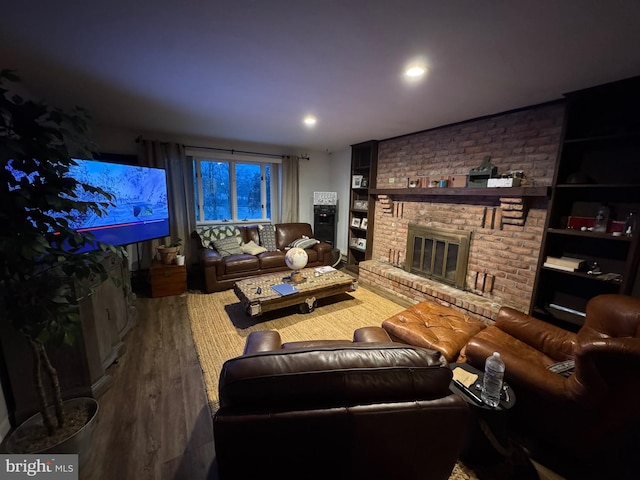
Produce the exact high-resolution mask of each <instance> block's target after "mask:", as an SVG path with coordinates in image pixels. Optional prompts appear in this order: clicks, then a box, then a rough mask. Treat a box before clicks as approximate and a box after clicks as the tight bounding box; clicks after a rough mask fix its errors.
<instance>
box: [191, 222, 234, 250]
mask: <svg viewBox="0 0 640 480" xmlns="http://www.w3.org/2000/svg"><path fill="white" fill-rule="evenodd" d="M196 232H197V233H198V236H199V237H200V241H201V242H202V246H203V247H204V248H215V247H214V245H213V241H214V240H221V239H223V238H229V237H234V238H236V243H237V244H238V245H240V243H241V238H242V237H241V236H240V229H238V227H236V226H235V225H219V226H215V227H200V228H197V229H196Z"/></svg>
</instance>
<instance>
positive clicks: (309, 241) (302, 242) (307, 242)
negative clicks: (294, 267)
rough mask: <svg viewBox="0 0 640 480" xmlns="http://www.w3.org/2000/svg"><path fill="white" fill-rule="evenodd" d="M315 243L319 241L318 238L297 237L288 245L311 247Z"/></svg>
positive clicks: (303, 247) (292, 246)
mask: <svg viewBox="0 0 640 480" xmlns="http://www.w3.org/2000/svg"><path fill="white" fill-rule="evenodd" d="M317 243H320V240H316V239H315V238H304V237H303V238H299V239H297V240H294V241H293V242H291V243H290V244H289V246H290V247H291V248H294V247H298V248H302V249H305V248H312V247H313V246H314V245H316V244H317Z"/></svg>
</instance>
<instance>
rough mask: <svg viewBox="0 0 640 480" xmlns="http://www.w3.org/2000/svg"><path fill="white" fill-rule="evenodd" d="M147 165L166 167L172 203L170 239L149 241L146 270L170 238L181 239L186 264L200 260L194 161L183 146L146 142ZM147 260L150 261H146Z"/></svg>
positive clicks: (169, 196) (170, 209) (144, 143)
mask: <svg viewBox="0 0 640 480" xmlns="http://www.w3.org/2000/svg"><path fill="white" fill-rule="evenodd" d="M143 145H144V151H145V152H144V153H145V155H144V162H145V163H146V165H148V166H150V167H158V168H164V169H165V170H166V172H167V189H168V200H169V228H170V230H169V231H170V232H171V237H167V238H164V239H158V240H153V241H151V242H147V245H148V247H147V248H148V251H145V252H144V253H145V254H144V255H143V262H142V263H143V264H144V265H142V267H143V268H148V267H149V265H150V264H151V260H152V259H153V258H154V256H155V254H156V247H157V246H158V245H162V244H163V243H166V242H170V241H171V239H177V238H180V239H182V246H181V247H180V251H181V253H182V254H183V255H185V256H186V257H187V258H186V263H187V265H191V264H193V263H195V262H196V261H197V258H195V256H196V255H197V251H196V247H195V245H193V242H192V239H191V232H193V231H194V230H195V226H196V211H195V204H194V200H193V199H194V198H195V197H194V195H195V194H194V187H193V162H191V161H189V157H187V156H186V154H185V150H184V145H180V144H177V143H165V142H157V141H150V140H143ZM146 259H148V261H147V260H146Z"/></svg>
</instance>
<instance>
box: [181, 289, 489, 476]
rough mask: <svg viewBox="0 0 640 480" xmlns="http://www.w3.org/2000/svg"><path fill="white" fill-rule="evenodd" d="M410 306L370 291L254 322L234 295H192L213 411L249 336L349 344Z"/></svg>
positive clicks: (457, 471)
mask: <svg viewBox="0 0 640 480" xmlns="http://www.w3.org/2000/svg"><path fill="white" fill-rule="evenodd" d="M405 308H406V307H405V306H403V305H400V304H398V303H395V302H393V301H391V300H389V299H387V298H385V297H382V296H380V295H377V294H375V293H373V292H372V291H370V290H368V289H366V288H362V287H361V288H359V289H358V290H356V291H355V292H349V293H345V294H341V295H336V296H334V297H330V298H324V299H320V300H318V307H317V308H316V309H315V310H314V311H313V312H311V313H307V314H303V313H299V312H298V310H297V308H295V307H291V308H286V309H282V310H279V311H274V312H267V313H266V314H264V315H262V316H260V317H253V318H252V317H250V316H249V315H247V314H246V312H245V310H244V307H243V306H242V305H241V304H240V302H239V301H238V298H237V297H236V295H235V294H234V293H233V291H232V290H227V291H224V292H218V293H211V294H199V293H189V294H188V295H187V309H188V313H189V322H190V325H191V332H192V334H193V341H194V344H195V346H196V351H197V353H198V357H199V360H200V366H201V368H202V373H203V376H204V382H205V387H206V390H207V396H208V399H209V403H210V405H211V411H212V412H215V411H216V410H217V409H218V377H219V375H220V370H221V368H222V364H223V363H224V362H225V361H226V360H228V359H230V358H233V357H236V356H238V355H240V354H242V350H243V348H244V343H245V339H246V337H247V336H248V335H249V333H251V332H254V331H258V330H277V331H278V332H279V333H280V336H281V337H282V341H283V342H293V341H299V340H324V339H343V340H350V339H351V338H352V337H353V331H354V330H356V329H357V328H360V327H366V326H380V324H381V323H382V321H383V320H385V319H386V318H388V317H390V316H392V315H395V314H396V313H398V312H400V311H402V310H404V309H405ZM450 480H478V477H476V476H475V474H474V473H473V472H472V471H471V470H470V469H468V468H467V467H466V466H465V465H463V464H461V463H458V464H456V466H455V468H454V470H453V472H452V473H451V477H450Z"/></svg>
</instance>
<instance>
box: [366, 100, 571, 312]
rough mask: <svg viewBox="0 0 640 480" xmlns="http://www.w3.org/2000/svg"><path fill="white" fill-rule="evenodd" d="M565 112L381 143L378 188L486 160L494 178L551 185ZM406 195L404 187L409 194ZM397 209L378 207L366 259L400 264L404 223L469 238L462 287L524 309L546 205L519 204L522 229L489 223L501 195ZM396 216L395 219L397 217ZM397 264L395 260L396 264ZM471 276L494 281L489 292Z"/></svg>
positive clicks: (405, 202)
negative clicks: (516, 174)
mask: <svg viewBox="0 0 640 480" xmlns="http://www.w3.org/2000/svg"><path fill="white" fill-rule="evenodd" d="M563 115H564V107H563V105H561V104H551V105H544V106H538V107H532V108H530V109H526V110H520V111H514V112H508V113H505V114H501V115H496V116H492V117H488V118H483V119H479V120H473V121H469V122H465V123H462V124H456V125H452V126H447V127H442V128H438V129H434V130H429V131H425V132H419V133H416V134H412V135H406V136H403V137H398V138H393V139H389V140H385V141H382V142H380V145H379V155H378V177H377V182H378V183H377V186H378V188H379V189H383V188H396V189H397V188H402V187H406V184H407V178H408V177H415V176H429V177H434V176H435V177H437V178H439V177H440V176H446V177H448V176H451V175H462V174H467V173H469V170H470V169H471V168H474V167H477V166H478V165H480V163H481V162H482V160H483V158H484V156H485V155H490V156H491V162H492V163H493V164H494V165H495V166H497V167H498V173H505V172H507V171H510V170H522V171H524V173H525V175H526V178H527V180H528V181H529V183H530V184H531V185H534V186H549V185H551V183H552V180H553V173H554V169H555V164H556V160H557V155H558V148H559V144H560V135H561V130H562V122H563ZM407 191H409V189H407ZM393 201H394V203H396V204H397V203H398V202H400V203H401V205H402V208H401V209H400V211H398V210H396V209H394V208H392V209H389V208H386V209H383V208H382V205H381V203H380V198H379V199H378V201H377V202H376V220H375V230H374V239H373V245H374V246H373V256H372V260H376V261H380V262H384V263H391V264H397V265H399V266H402V262H403V260H404V258H405V254H406V237H407V225H408V224H409V223H410V222H412V223H417V224H420V225H424V226H431V227H441V228H449V229H457V230H470V231H471V232H472V238H471V249H470V258H469V273H470V274H469V275H468V277H467V288H468V289H469V290H470V291H473V292H474V293H475V294H477V295H480V296H482V297H485V298H488V299H490V300H492V301H493V302H495V303H498V304H505V305H510V306H513V307H515V308H518V309H519V310H523V311H528V310H529V307H530V302H531V297H532V293H533V284H534V280H535V274H536V266H537V260H538V256H539V253H540V247H541V243H542V232H543V228H544V224H545V219H546V208H547V202H546V200H544V199H543V200H542V201H540V200H538V201H531V200H530V199H529V200H528V202H527V200H526V199H525V202H526V203H525V212H526V217H525V218H526V219H525V221H524V224H523V225H508V224H507V225H505V224H503V222H496V225H493V226H492V225H491V224H490V223H487V221H486V219H487V214H488V213H491V214H493V212H494V211H495V212H496V215H497V218H498V219H499V218H500V214H501V213H502V212H503V210H504V205H502V204H501V202H500V199H499V197H493V198H492V199H488V198H485V197H478V198H473V197H464V196H462V197H455V199H452V197H437V198H436V197H424V198H422V197H418V198H416V197H411V196H404V197H403V196H397V195H396V196H395V198H394V199H393ZM399 212H401V213H399ZM398 258H399V259H400V261H398ZM477 274H480V275H489V276H491V277H493V280H492V281H493V286H492V288H491V289H490V291H485V290H484V288H481V289H478V288H476V287H477V285H476V284H475V278H476V277H477Z"/></svg>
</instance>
